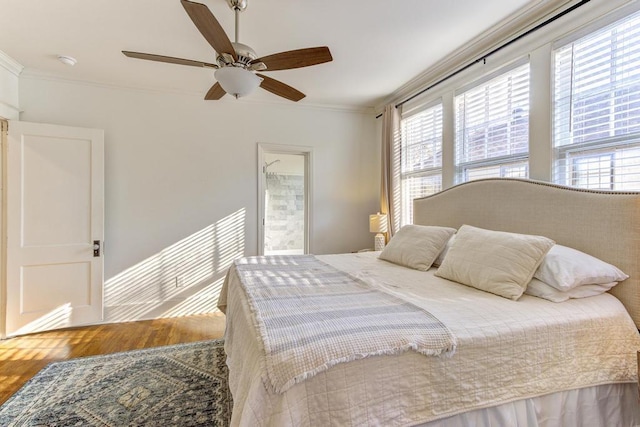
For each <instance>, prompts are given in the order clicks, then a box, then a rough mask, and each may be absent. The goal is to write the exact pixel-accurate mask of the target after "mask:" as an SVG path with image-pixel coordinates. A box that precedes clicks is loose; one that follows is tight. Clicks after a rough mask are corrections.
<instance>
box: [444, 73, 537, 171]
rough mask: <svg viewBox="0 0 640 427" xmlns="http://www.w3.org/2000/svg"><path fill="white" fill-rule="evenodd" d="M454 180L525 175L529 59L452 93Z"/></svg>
mask: <svg viewBox="0 0 640 427" xmlns="http://www.w3.org/2000/svg"><path fill="white" fill-rule="evenodd" d="M455 126H456V140H455V147H456V182H458V183H460V182H465V181H470V180H474V179H480V178H492V177H517V178H526V177H528V176H529V161H528V157H529V64H528V63H527V64H524V65H520V66H517V67H516V68H513V69H511V70H509V71H506V72H503V73H501V74H499V75H497V76H495V77H492V78H490V79H489V80H488V81H484V82H481V83H480V84H477V85H475V86H473V87H471V88H470V89H464V91H463V92H461V93H460V94H457V95H456V97H455Z"/></svg>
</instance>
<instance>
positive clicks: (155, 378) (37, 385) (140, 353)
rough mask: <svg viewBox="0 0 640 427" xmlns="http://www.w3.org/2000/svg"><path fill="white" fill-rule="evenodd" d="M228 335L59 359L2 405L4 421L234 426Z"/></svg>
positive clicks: (10, 423) (3, 423) (6, 423)
mask: <svg viewBox="0 0 640 427" xmlns="http://www.w3.org/2000/svg"><path fill="white" fill-rule="evenodd" d="M225 358H226V356H225V353H224V348H223V341H222V340H215V341H203V342H196V343H190V344H179V345H173V346H166V347H158V348H151V349H146V350H136V351H129V352H124V353H115V354H110V355H104V356H94V357H84V358H78V359H72V360H69V361H64V362H55V363H51V364H50V365H48V366H47V367H45V368H44V369H43V370H42V371H40V372H39V373H38V374H37V375H36V376H35V377H33V378H32V379H31V380H30V381H29V382H28V383H26V384H25V385H24V386H23V387H22V388H21V389H20V390H19V391H18V392H17V393H16V394H15V395H13V396H12V397H11V398H10V399H9V400H8V401H7V402H6V403H5V404H4V405H2V406H1V407H0V426H102V427H105V426H108V427H112V426H113V427H121V426H227V425H229V418H230V415H231V407H232V400H231V393H230V392H229V389H228V387H227V374H228V372H227V366H226V364H225Z"/></svg>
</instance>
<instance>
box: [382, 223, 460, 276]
mask: <svg viewBox="0 0 640 427" xmlns="http://www.w3.org/2000/svg"><path fill="white" fill-rule="evenodd" d="M455 232H456V229H455V228H448V227H436V226H425V225H405V226H404V227H402V228H401V229H400V230H399V231H398V232H397V233H396V234H395V235H394V236H393V237H392V238H391V240H390V241H389V244H388V245H387V246H385V248H384V249H383V250H382V253H381V254H380V256H379V258H380V259H383V260H385V261H389V262H392V263H394V264H398V265H403V266H405V267H409V268H413V269H416V270H422V271H426V270H428V269H429V268H430V267H431V264H433V261H434V260H435V259H436V257H437V256H438V254H440V252H442V249H443V248H444V246H445V245H446V244H447V241H449V238H450V237H451V236H452V235H453V234H454V233H455Z"/></svg>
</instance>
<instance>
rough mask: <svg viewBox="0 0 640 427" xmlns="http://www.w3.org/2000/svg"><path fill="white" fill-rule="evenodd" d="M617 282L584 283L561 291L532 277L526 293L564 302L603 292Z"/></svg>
mask: <svg viewBox="0 0 640 427" xmlns="http://www.w3.org/2000/svg"><path fill="white" fill-rule="evenodd" d="M617 284H618V282H611V283H604V284H599V285H582V286H578V287H575V288H573V289H569V290H568V291H559V290H557V289H556V288H554V287H553V286H550V285H547V284H546V283H544V282H541V281H540V280H538V279H531V282H529V284H528V285H527V289H526V290H525V291H524V293H525V294H527V295H531V296H534V297H538V298H544V299H546V300H549V301H553V302H564V301H567V300H568V299H571V298H586V297H592V296H595V295H600V294H603V293H605V292H607V291H608V290H609V289H611V288H613V287H614V286H615V285H617Z"/></svg>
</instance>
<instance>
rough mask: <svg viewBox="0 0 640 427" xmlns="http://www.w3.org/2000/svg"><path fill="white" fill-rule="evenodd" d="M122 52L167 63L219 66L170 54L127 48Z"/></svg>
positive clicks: (133, 56)
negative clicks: (155, 53)
mask: <svg viewBox="0 0 640 427" xmlns="http://www.w3.org/2000/svg"><path fill="white" fill-rule="evenodd" d="M122 53H124V55H125V56H128V57H129V58H138V59H147V60H149V61H158V62H168V63H169V64H180V65H190V66H192V67H208V68H219V67H218V66H217V65H216V64H210V63H208V62H202V61H193V60H191V59H182V58H174V57H172V56H163V55H154V54H152V53H140V52H129V51H128V50H123V51H122Z"/></svg>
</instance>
